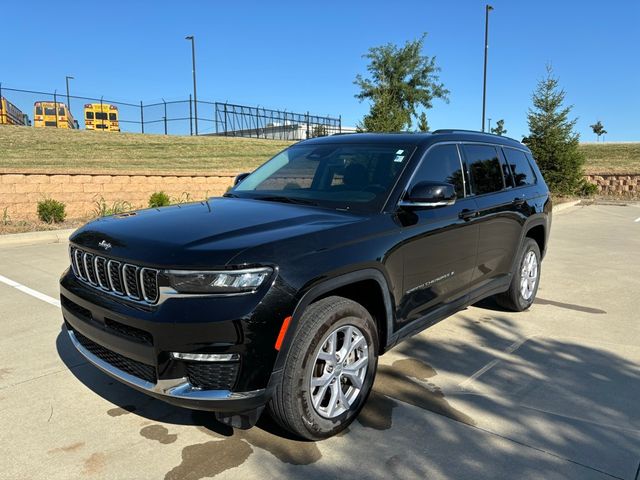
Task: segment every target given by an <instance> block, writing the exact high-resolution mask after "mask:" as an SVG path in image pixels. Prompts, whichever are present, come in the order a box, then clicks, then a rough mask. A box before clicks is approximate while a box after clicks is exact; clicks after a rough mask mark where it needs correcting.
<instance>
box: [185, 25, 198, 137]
mask: <svg viewBox="0 0 640 480" xmlns="http://www.w3.org/2000/svg"><path fill="white" fill-rule="evenodd" d="M184 39H185V40H191V63H192V65H193V69H192V72H193V114H194V116H195V125H196V135H198V95H197V94H196V39H195V37H194V36H193V35H187V36H186V37H184Z"/></svg>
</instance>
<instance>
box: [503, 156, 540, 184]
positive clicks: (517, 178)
mask: <svg viewBox="0 0 640 480" xmlns="http://www.w3.org/2000/svg"><path fill="white" fill-rule="evenodd" d="M503 151H504V155H505V157H506V158H507V163H508V164H509V167H511V171H512V172H513V180H514V183H515V185H516V187H522V186H525V185H533V184H535V183H536V175H535V173H533V169H532V168H531V165H530V164H529V160H527V156H526V154H525V153H524V152H522V151H520V150H514V149H513V148H504V149H503Z"/></svg>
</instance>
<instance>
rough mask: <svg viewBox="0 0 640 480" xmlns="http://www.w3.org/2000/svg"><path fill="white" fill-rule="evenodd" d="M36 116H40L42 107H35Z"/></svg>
mask: <svg viewBox="0 0 640 480" xmlns="http://www.w3.org/2000/svg"><path fill="white" fill-rule="evenodd" d="M36 115H42V107H36Z"/></svg>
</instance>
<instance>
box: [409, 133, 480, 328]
mask: <svg viewBox="0 0 640 480" xmlns="http://www.w3.org/2000/svg"><path fill="white" fill-rule="evenodd" d="M427 180H430V181H437V182H445V183H451V184H453V185H454V187H455V189H456V193H457V196H458V198H457V200H456V202H455V204H454V205H450V206H444V207H435V208H424V209H417V208H412V209H411V210H407V211H400V213H399V215H398V218H399V219H400V222H401V224H402V232H403V237H404V243H403V245H402V247H401V248H402V254H403V262H404V282H403V296H402V300H401V304H400V308H399V311H398V315H397V319H398V325H397V327H398V328H402V327H404V326H407V325H409V324H410V323H411V322H415V321H418V322H419V323H424V321H425V320H426V319H425V315H427V314H428V313H429V312H430V311H433V310H434V309H436V308H438V307H439V306H441V305H443V304H445V303H447V302H449V301H452V300H454V299H456V298H459V297H461V296H462V295H464V294H465V293H466V292H467V290H468V286H469V284H470V282H471V278H472V274H473V270H474V267H475V262H476V251H477V242H478V227H477V225H476V220H475V218H474V216H475V212H476V211H477V205H476V202H475V200H474V199H473V198H471V197H469V196H466V189H467V185H466V184H467V182H466V181H465V175H464V173H463V170H462V163H461V159H460V155H459V152H458V147H457V146H456V145H455V144H437V145H435V146H433V147H431V149H429V151H428V152H427V154H426V156H425V158H424V159H423V160H422V163H421V164H420V165H419V167H418V169H417V170H416V173H415V174H414V176H413V178H412V179H411V181H410V182H409V183H410V184H409V187H408V189H407V191H411V188H412V187H413V186H414V185H415V184H416V183H418V182H422V181H427Z"/></svg>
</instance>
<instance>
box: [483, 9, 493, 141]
mask: <svg viewBox="0 0 640 480" xmlns="http://www.w3.org/2000/svg"><path fill="white" fill-rule="evenodd" d="M491 10H493V7H492V6H491V5H489V4H487V5H485V7H484V79H483V82H482V131H483V132H484V114H485V109H486V105H487V54H488V53H489V12H490V11H491Z"/></svg>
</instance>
